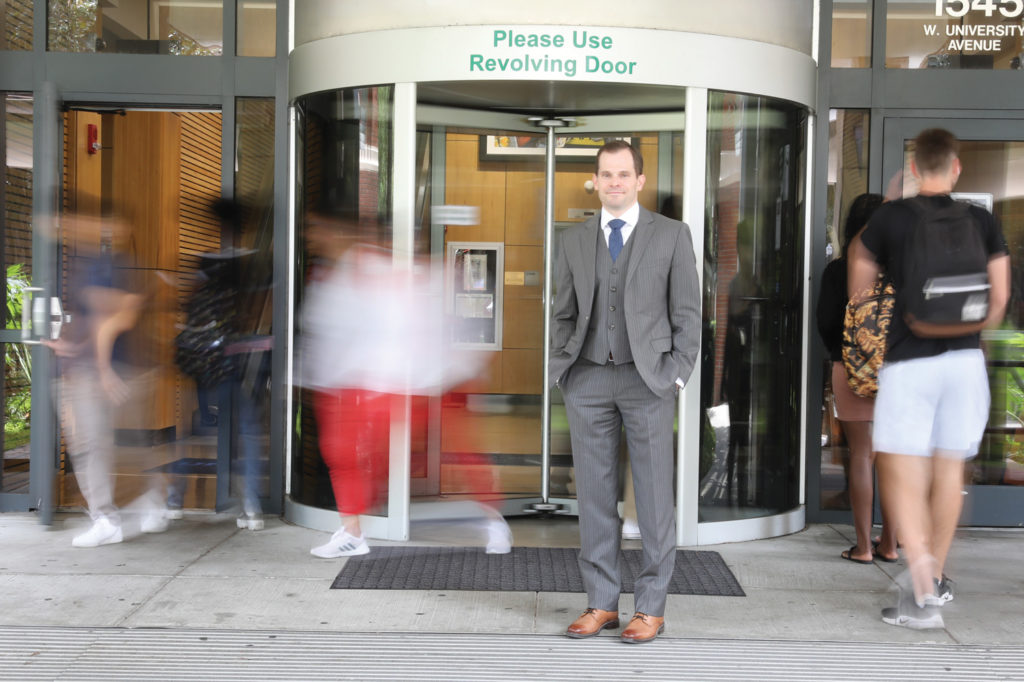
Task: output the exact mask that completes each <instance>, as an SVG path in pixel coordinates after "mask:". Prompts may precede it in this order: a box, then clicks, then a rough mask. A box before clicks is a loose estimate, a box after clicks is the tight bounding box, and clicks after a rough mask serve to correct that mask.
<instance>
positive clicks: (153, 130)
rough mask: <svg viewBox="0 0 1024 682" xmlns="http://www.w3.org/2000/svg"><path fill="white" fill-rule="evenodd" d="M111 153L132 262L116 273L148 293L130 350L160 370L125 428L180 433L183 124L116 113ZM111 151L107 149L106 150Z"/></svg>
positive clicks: (170, 116)
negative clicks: (177, 345) (177, 357)
mask: <svg viewBox="0 0 1024 682" xmlns="http://www.w3.org/2000/svg"><path fill="white" fill-rule="evenodd" d="M111 123H112V125H111V130H112V134H113V140H111V141H108V145H109V146H110V147H111V149H112V152H113V153H112V154H111V158H110V164H111V166H110V179H111V183H110V187H109V195H110V198H111V212H112V214H113V215H114V216H116V217H117V218H119V219H120V220H123V221H124V225H125V229H126V231H127V234H126V238H125V239H124V243H123V244H117V243H115V244H114V250H115V252H116V253H118V254H119V255H122V256H123V257H124V259H125V261H126V264H125V265H124V266H123V268H120V269H119V272H118V275H119V276H120V277H121V278H123V282H124V286H125V287H126V288H127V289H128V290H129V291H136V292H143V293H145V294H146V295H147V298H148V301H147V308H146V309H145V311H144V313H143V315H142V317H141V318H140V320H139V322H138V323H137V324H136V326H135V328H134V329H133V330H132V331H131V332H130V333H129V335H128V343H127V345H128V352H129V354H130V355H132V356H134V357H135V358H136V359H137V360H138V361H141V362H142V363H143V364H144V366H150V367H155V368H156V369H155V372H156V374H157V376H156V377H155V379H154V390H153V391H152V392H151V393H149V394H148V395H147V396H142V397H140V400H141V401H142V405H138V406H137V409H138V414H137V416H136V417H135V418H134V419H132V420H131V423H128V422H122V423H121V424H119V426H120V427H121V428H125V429H131V430H136V431H142V432H150V433H153V434H155V433H157V432H163V433H167V431H168V429H172V431H171V436H172V437H173V436H174V435H176V434H175V433H174V431H176V426H177V421H178V419H177V414H176V412H177V400H176V392H177V381H176V377H175V374H176V372H175V370H174V369H173V360H174V350H173V339H174V335H175V321H176V315H177V287H176V286H175V284H174V283H175V280H176V274H177V271H178V260H179V259H178V224H179V222H180V215H181V211H180V206H179V198H178V197H179V193H180V186H181V181H180V171H181V160H180V157H179V148H180V141H181V125H180V121H179V118H178V116H177V115H176V114H174V113H170V112H148V111H128V112H126V113H125V114H124V115H114V116H113V120H112V121H111ZM105 153H106V150H105Z"/></svg>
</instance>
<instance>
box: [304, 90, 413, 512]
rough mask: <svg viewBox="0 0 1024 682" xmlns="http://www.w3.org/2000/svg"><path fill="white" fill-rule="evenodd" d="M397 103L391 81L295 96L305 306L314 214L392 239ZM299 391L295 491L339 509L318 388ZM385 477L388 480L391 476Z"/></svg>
mask: <svg viewBox="0 0 1024 682" xmlns="http://www.w3.org/2000/svg"><path fill="white" fill-rule="evenodd" d="M393 109H394V88H393V87H391V86H383V87H371V88H352V89H348V90H337V91H332V92H323V93H317V94H313V95H307V96H305V97H301V98H299V99H298V100H297V102H296V119H295V129H296V135H297V139H296V160H295V163H296V169H297V172H296V178H295V183H296V187H295V202H296V223H297V224H298V229H297V239H298V243H297V244H296V253H297V254H298V255H297V262H296V264H295V269H296V272H297V273H298V275H297V277H296V300H295V304H296V307H297V308H298V309H302V301H303V293H304V291H305V288H306V285H307V283H308V282H309V281H310V280H309V278H310V277H311V276H316V274H315V273H316V272H317V271H318V267H319V268H320V271H322V268H323V267H325V266H326V264H325V263H324V262H323V261H322V260H320V261H318V259H317V257H316V256H315V255H314V253H313V248H312V247H313V245H312V244H311V242H310V240H309V238H308V236H307V233H308V232H309V224H310V220H311V217H312V216H324V217H326V218H328V219H329V220H328V222H329V225H330V226H331V227H332V228H333V229H336V230H341V232H340V233H338V234H339V235H340V236H342V237H353V236H359V237H360V239H361V240H363V241H370V242H372V243H374V244H376V245H378V246H380V247H385V248H388V247H390V246H391V242H392V214H391V207H392V200H391V192H392V187H391V184H392V181H391V172H392V166H393V156H394V149H393V142H392V140H393V118H392V117H393ZM297 333H298V334H301V330H297ZM301 365H302V362H301V360H300V361H298V362H296V367H295V374H296V376H303V373H304V372H308V371H309V368H303V367H302V366H301ZM296 392H297V395H296V400H295V414H294V415H293V416H294V421H293V423H294V424H295V433H294V434H293V439H294V440H293V442H294V446H293V448H292V451H293V453H294V454H293V456H292V461H291V466H292V471H291V490H290V494H291V496H292V498H293V499H294V500H296V501H297V502H299V503H301V504H306V505H310V506H316V507H320V508H324V509H334V508H335V496H334V492H333V490H332V489H331V480H330V476H329V475H328V471H327V467H326V465H325V464H324V462H323V458H322V457H321V455H320V444H319V436H318V424H317V422H316V419H315V417H314V413H313V395H312V394H313V392H312V391H310V390H307V389H302V388H297V389H296ZM383 481H384V484H385V486H386V483H387V477H386V476H384V478H383ZM376 501H377V502H378V504H377V506H376V508H375V511H374V512H373V513H384V510H385V509H386V507H387V490H386V488H384V489H383V490H379V491H378V494H377V496H376Z"/></svg>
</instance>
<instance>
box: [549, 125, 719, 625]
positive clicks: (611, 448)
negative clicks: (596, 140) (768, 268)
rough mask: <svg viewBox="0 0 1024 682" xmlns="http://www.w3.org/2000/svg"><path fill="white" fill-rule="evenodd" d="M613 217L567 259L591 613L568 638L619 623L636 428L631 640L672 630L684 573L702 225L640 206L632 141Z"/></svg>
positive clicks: (564, 329)
mask: <svg viewBox="0 0 1024 682" xmlns="http://www.w3.org/2000/svg"><path fill="white" fill-rule="evenodd" d="M593 180H594V185H595V187H596V189H597V193H598V196H599V197H600V199H601V206H602V209H601V215H600V218H598V217H596V216H595V217H593V218H590V219H589V220H587V221H586V222H584V223H582V224H580V225H576V226H573V227H571V228H569V229H567V230H566V231H565V232H564V233H563V234H562V238H561V248H560V250H559V253H558V257H557V260H556V263H555V287H556V293H555V303H554V311H553V316H552V318H553V319H552V325H551V359H550V376H551V379H552V380H553V381H554V382H555V383H556V384H557V385H558V386H559V387H560V388H561V389H562V395H563V397H564V399H565V408H566V413H567V414H568V417H569V432H570V435H571V438H572V456H573V466H574V467H575V469H576V495H577V498H578V502H579V514H580V571H581V573H582V575H583V582H584V585H585V586H586V589H587V598H588V601H589V603H588V608H587V609H586V610H585V611H584V612H583V615H581V616H580V617H579V618H578V619H576V621H575V622H573V623H572V625H570V626H569V628H568V630H566V635H567V636H569V637H573V638H583V637H593V636H594V635H597V634H599V633H600V632H601V631H602V630H604V629H605V628H617V627H619V611H618V608H619V607H618V602H619V592H620V590H621V581H620V577H619V543H620V537H621V535H620V528H619V516H618V512H617V502H618V493H619V475H618V451H619V438H620V433H621V430H622V426H623V425H625V427H626V444H627V446H628V449H629V457H630V464H631V467H632V470H633V481H634V491H635V493H636V505H637V520H638V521H639V523H640V535H641V538H642V543H643V567H642V571H641V573H640V575H639V576H638V577H637V580H636V599H635V605H636V614H635V615H634V616H633V618H632V620H631V621H630V623H629V626H628V627H627V628H626V629H625V630H624V631H623V632H622V635H621V638H622V641H624V642H630V643H639V642H649V641H651V640H653V639H655V638H656V637H657V636H658V634H660V633H661V632H662V631H663V630H664V622H665V618H664V614H665V601H666V597H667V594H668V583H669V579H670V577H671V575H672V569H673V565H674V563H675V549H676V530H675V528H676V525H675V511H674V495H673V487H672V481H673V478H674V475H673V472H674V467H673V464H674V460H675V457H674V452H673V447H672V432H673V422H674V418H675V412H676V409H675V396H676V392H677V390H678V388H679V387H680V386H682V385H683V384H684V382H685V381H686V380H687V379H688V378H689V376H690V371H691V370H692V369H693V365H694V362H695V360H696V358H697V352H698V350H699V348H700V289H699V287H698V284H697V268H696V263H695V259H694V254H693V243H692V241H691V238H690V229H689V228H688V227H687V226H686V225H685V224H684V223H681V222H679V221H678V220H671V219H669V218H666V217H664V216H661V215H658V214H654V213H651V212H650V211H648V210H646V209H644V208H641V207H640V205H639V204H638V203H637V195H638V194H639V192H640V190H641V189H643V186H644V181H645V180H646V178H645V177H644V174H643V157H642V156H641V155H640V152H639V151H638V150H636V149H635V148H634V147H632V146H631V145H630V144H629V143H627V142H625V141H621V140H616V141H613V142H609V143H608V144H606V145H604V146H603V147H601V149H600V150H598V153H597V172H596V173H595V174H594V178H593Z"/></svg>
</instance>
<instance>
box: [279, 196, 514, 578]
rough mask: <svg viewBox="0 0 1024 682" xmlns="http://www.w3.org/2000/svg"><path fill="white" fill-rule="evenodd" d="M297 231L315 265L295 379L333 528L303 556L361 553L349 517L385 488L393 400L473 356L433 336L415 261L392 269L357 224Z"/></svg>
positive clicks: (449, 376) (425, 390) (458, 377)
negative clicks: (328, 492)
mask: <svg viewBox="0 0 1024 682" xmlns="http://www.w3.org/2000/svg"><path fill="white" fill-rule="evenodd" d="M305 237H306V241H307V246H308V248H309V250H310V251H311V252H312V253H314V254H316V255H317V256H319V257H320V258H321V259H322V262H321V264H319V265H317V266H316V267H314V269H313V271H312V272H311V274H310V278H309V285H308V288H307V291H306V296H305V303H304V305H303V314H302V343H301V347H300V348H301V350H300V352H301V356H300V372H299V376H300V380H301V382H302V384H303V386H305V387H306V388H309V389H312V390H313V392H314V397H313V409H314V415H315V417H316V422H317V429H318V433H319V437H320V451H321V456H322V457H323V459H324V462H325V463H326V464H327V468H328V471H329V472H330V477H331V486H332V488H333V490H334V496H335V501H336V503H337V506H338V513H339V515H340V516H341V527H340V528H339V529H338V530H337V531H336V532H335V533H334V534H333V535H332V536H331V538H330V540H328V541H327V542H326V543H324V544H323V545H319V546H317V547H314V548H313V549H312V550H311V553H312V554H313V555H314V556H317V557H321V558H334V557H343V556H355V555H359V554H366V553H368V552H369V551H370V547H369V545H368V544H367V542H366V539H365V538H364V537H363V533H362V529H361V528H360V525H359V515H360V514H363V513H367V512H368V511H370V510H372V508H373V507H374V505H375V504H377V503H378V502H379V501H380V500H381V499H383V497H382V495H381V493H382V492H384V491H386V489H387V482H388V457H389V432H390V421H391V406H392V404H393V402H394V401H395V400H396V398H397V399H401V400H404V399H405V397H406V396H426V395H440V394H441V392H443V390H444V388H445V387H448V386H452V385H454V384H457V383H459V382H460V381H462V380H464V379H466V378H468V377H469V376H471V375H472V374H474V373H475V372H476V369H477V365H478V362H479V361H477V360H474V357H479V355H480V354H476V355H475V356H472V355H468V354H467V355H464V356H460V357H458V358H456V357H455V355H454V354H453V353H452V352H451V349H450V348H449V347H448V346H447V344H445V343H443V310H442V305H441V297H440V294H439V292H437V291H434V290H433V288H432V285H431V281H430V278H429V270H428V269H427V267H426V266H425V265H424V266H420V265H418V264H416V263H411V264H409V265H407V266H398V265H396V263H395V259H394V255H393V253H392V251H391V250H390V249H388V248H383V247H381V246H378V245H376V244H375V243H374V241H373V239H372V233H371V232H370V231H369V230H368V229H366V226H353V225H351V224H346V223H343V222H341V221H337V220H333V219H331V218H329V217H325V216H323V215H313V216H311V217H310V218H309V220H308V221H307V225H306V230H305ZM410 402H411V404H412V405H413V406H414V407H413V414H412V415H411V418H412V423H416V422H418V421H422V419H423V417H424V415H419V414H417V412H418V411H420V410H423V409H424V408H425V401H422V400H412V401H410ZM498 518H500V516H499V517H498ZM501 525H502V526H503V527H504V528H505V529H506V530H507V525H506V524H504V521H503V520H502V521H501ZM506 544H508V543H506ZM503 549H504V551H509V547H505V548H503Z"/></svg>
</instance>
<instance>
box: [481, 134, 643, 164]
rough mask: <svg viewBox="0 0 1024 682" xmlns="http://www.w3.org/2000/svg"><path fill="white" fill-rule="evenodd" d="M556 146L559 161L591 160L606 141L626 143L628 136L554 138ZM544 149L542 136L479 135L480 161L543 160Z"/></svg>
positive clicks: (545, 141) (544, 137)
mask: <svg viewBox="0 0 1024 682" xmlns="http://www.w3.org/2000/svg"><path fill="white" fill-rule="evenodd" d="M555 139H556V141H557V143H558V147H557V148H556V149H555V158H556V159H558V160H559V161H584V162H586V161H591V160H592V159H593V158H594V156H595V155H596V154H597V150H598V149H600V148H601V145H603V144H604V143H605V142H610V141H612V140H625V141H626V142H631V141H632V138H630V137H582V136H578V135H559V136H558V137H556V138H555ZM546 147H547V137H546V136H545V135H481V136H480V160H481V161H522V160H524V159H530V158H539V159H542V158H544V154H545V150H546Z"/></svg>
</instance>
